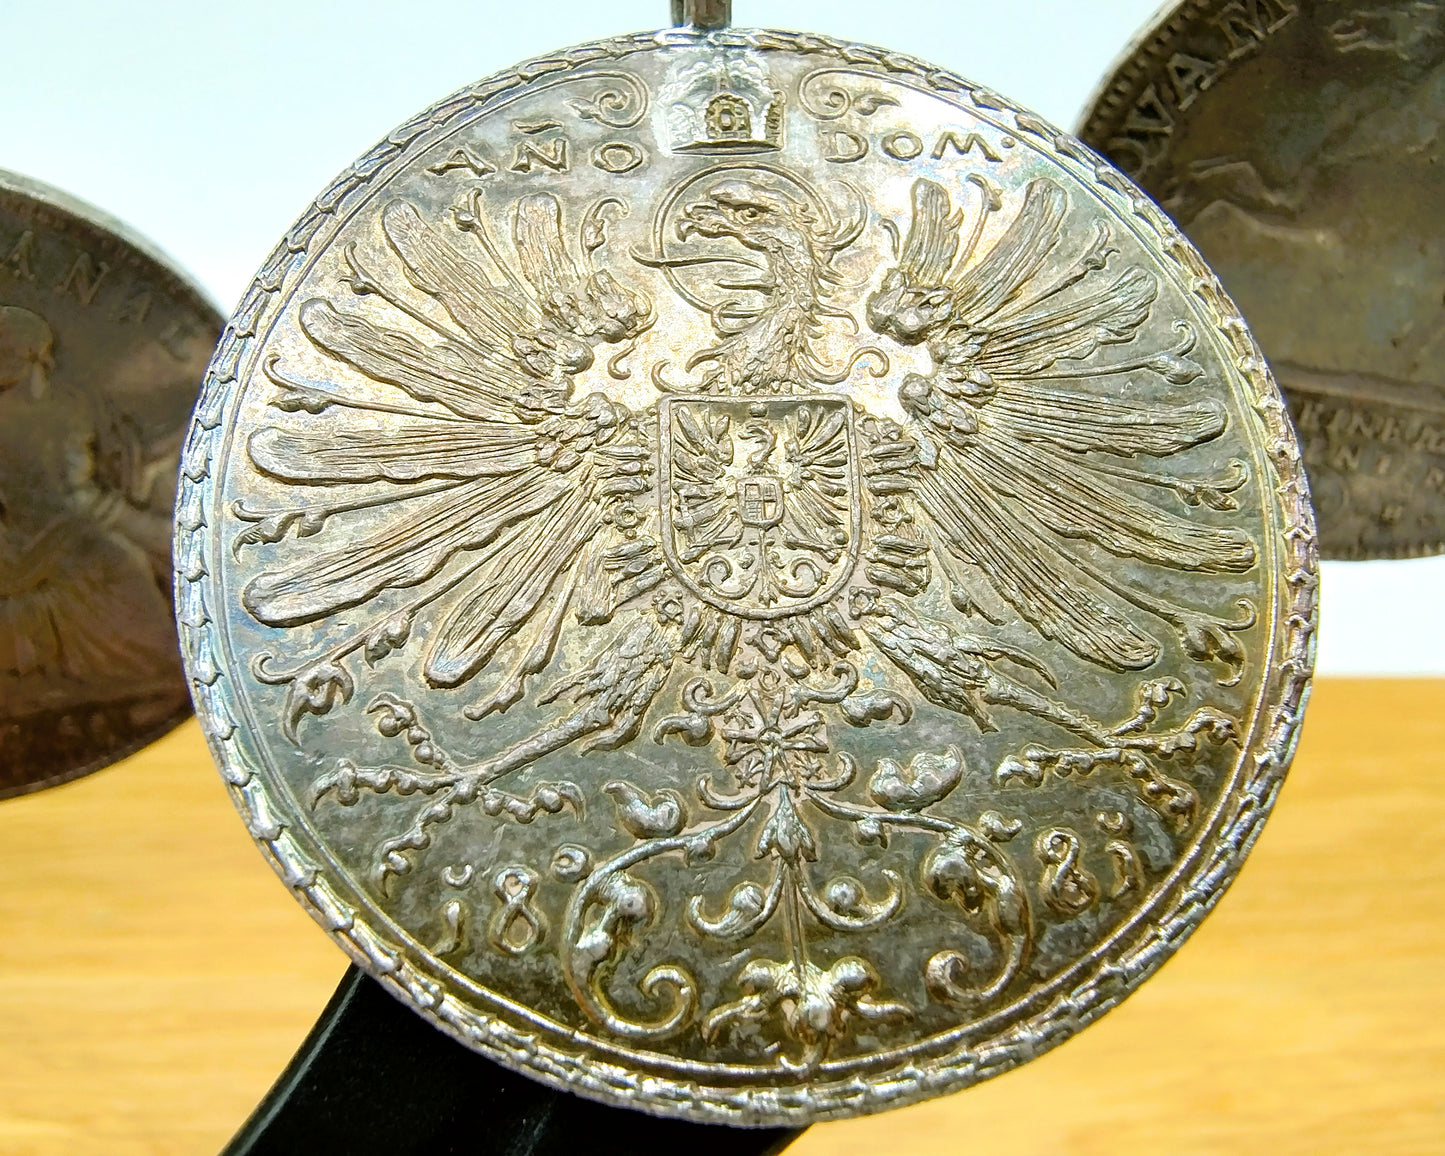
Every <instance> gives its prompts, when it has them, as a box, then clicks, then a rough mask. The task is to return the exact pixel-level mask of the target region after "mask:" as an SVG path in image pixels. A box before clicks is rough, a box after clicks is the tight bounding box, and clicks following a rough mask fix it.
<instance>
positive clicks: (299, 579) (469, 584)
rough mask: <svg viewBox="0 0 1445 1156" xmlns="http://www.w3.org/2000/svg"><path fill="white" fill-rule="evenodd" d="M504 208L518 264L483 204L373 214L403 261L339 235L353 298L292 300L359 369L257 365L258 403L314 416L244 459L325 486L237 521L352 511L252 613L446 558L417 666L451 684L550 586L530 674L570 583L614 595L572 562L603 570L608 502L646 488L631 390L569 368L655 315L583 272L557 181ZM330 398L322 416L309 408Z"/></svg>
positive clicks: (368, 589) (270, 429)
mask: <svg viewBox="0 0 1445 1156" xmlns="http://www.w3.org/2000/svg"><path fill="white" fill-rule="evenodd" d="M514 226H515V227H514V231H513V234H514V245H515V248H516V250H517V255H518V263H519V264H520V266H521V273H520V274H519V273H518V272H517V271H516V270H515V269H514V268H512V266H511V264H510V263H509V262H508V261H507V259H506V258H505V257H504V255H503V253H502V251H501V249H500V247H499V246H498V245H497V244H496V242H495V241H494V239H493V238H492V237H491V235H490V233H489V232H488V231H487V229H486V226H485V223H484V220H483V214H482V213H481V212H480V211H479V209H477V207H475V206H474V211H473V212H470V213H465V212H459V213H458V216H457V226H456V228H446V227H439V226H437V225H434V224H432V223H429V222H428V221H427V220H425V219H424V218H423V217H422V215H421V214H420V213H419V212H418V211H417V209H416V208H415V207H414V206H412V205H411V204H409V203H406V202H403V201H394V202H392V203H391V204H390V205H388V206H387V207H386V208H385V209H384V211H383V213H382V231H383V234H384V237H385V241H386V256H387V258H388V259H389V260H390V261H392V262H394V264H395V265H396V266H399V269H400V273H401V274H402V277H396V276H395V275H393V276H392V277H391V278H390V279H383V278H381V277H378V276H376V275H374V274H373V273H372V272H371V271H369V270H368V269H367V268H366V267H364V266H363V265H362V263H361V260H360V258H359V257H358V256H357V254H356V252H355V250H352V251H351V252H350V253H349V260H350V262H351V266H352V270H351V272H352V276H351V277H350V278H349V279H348V281H347V283H348V284H349V286H350V288H351V296H352V298H353V299H354V301H353V302H351V303H348V304H346V305H344V306H343V305H340V304H337V303H334V302H333V301H330V300H326V299H321V298H316V299H312V300H309V301H307V302H305V303H304V304H303V305H302V307H301V309H300V313H299V321H300V326H301V329H302V331H303V332H304V333H305V335H306V336H307V337H308V338H309V339H310V341H311V342H312V343H313V344H314V345H315V346H316V348H318V349H319V350H321V351H322V352H324V353H325V354H326V355H328V356H329V357H330V358H331V359H333V360H335V361H337V362H340V363H342V364H344V365H345V366H347V367H349V368H350V369H351V370H353V371H355V374H356V375H359V378H345V379H342V380H341V381H340V382H338V383H336V384H334V385H327V386H317V385H311V384H305V383H298V382H295V381H292V380H290V379H288V378H286V377H285V376H284V375H283V374H282V373H281V371H280V370H279V369H278V368H277V367H276V366H275V365H274V364H272V365H269V366H268V373H270V375H271V376H272V380H273V381H275V382H276V383H277V384H278V385H279V386H280V387H281V393H280V395H279V396H278V398H277V399H276V400H275V401H274V402H273V404H274V405H276V406H277V407H278V408H280V409H282V410H289V411H292V412H301V411H306V412H307V413H308V414H310V415H312V416H310V417H308V418H307V419H306V420H302V421H290V422H278V423H275V424H268V425H265V426H262V427H261V428H259V429H258V430H257V431H256V432H255V433H254V434H252V436H251V438H250V441H249V451H250V456H251V460H252V462H253V463H254V464H255V465H256V467H257V468H258V469H259V470H260V471H261V472H262V473H264V474H266V475H269V476H270V477H272V478H274V479H276V480H277V481H280V482H282V483H285V484H287V485H289V486H297V487H315V490H313V491H312V492H313V493H315V494H317V495H318V497H317V500H316V501H315V502H311V503H308V504H306V505H304V506H303V507H301V508H300V509H302V510H304V513H302V514H301V515H300V516H299V517H296V518H292V519H291V521H289V522H288V521H286V520H285V516H284V515H283V514H278V513H273V514H272V515H271V516H270V518H269V519H268V520H266V521H262V520H261V517H260V515H254V516H252V517H251V519H250V520H253V521H261V524H262V526H263V527H267V526H268V527H269V532H268V531H267V530H265V529H263V530H253V531H251V532H250V534H249V537H248V536H246V535H243V539H244V540H245V541H248V542H256V541H275V540H278V539H279V537H280V536H282V535H284V533H285V530H286V528H287V526H289V525H291V524H295V525H296V526H297V533H298V535H309V534H319V533H323V532H324V530H325V529H326V526H327V523H328V520H329V519H331V518H333V517H339V516H342V515H350V516H351V517H350V518H342V519H341V520H346V521H348V523H349V524H348V526H347V532H346V534H345V535H344V536H343V535H338V539H337V540H336V541H334V542H333V543H331V544H330V545H329V547H323V548H320V549H317V550H309V551H304V552H303V555H304V556H300V557H296V558H294V559H293V560H290V561H288V562H286V563H284V564H282V565H280V566H278V567H277V568H274V569H270V570H267V571H264V572H263V573H261V574H260V575H259V576H258V577H256V578H255V579H253V580H252V581H251V582H250V583H249V584H248V585H247V587H246V588H245V590H244V592H243V596H242V600H243V602H244V604H245V606H246V608H247V609H248V610H249V611H250V612H251V613H252V614H253V615H254V616H255V617H256V618H257V619H258V620H259V621H261V622H263V623H266V624H269V625H275V626H297V625H301V624H305V623H310V622H315V621H318V620H320V619H324V618H327V617H329V616H331V615H334V614H337V613H339V612H341V611H343V610H345V609H347V608H349V607H355V606H358V605H360V604H362V603H365V602H367V601H369V600H370V599H372V598H374V597H376V596H377V595H378V594H380V593H381V592H383V591H385V590H389V589H396V588H410V587H418V586H421V585H422V584H423V583H428V582H429V581H430V580H431V579H433V578H436V577H437V576H438V575H440V574H442V573H443V571H444V570H445V571H446V576H447V579H448V580H447V581H445V582H444V583H443V584H442V586H441V587H440V588H441V589H448V588H453V587H454V588H455V589H456V590H457V591H458V594H457V595H456V597H455V598H454V599H453V600H452V602H451V605H450V608H449V609H448V610H447V612H446V613H445V614H443V615H441V617H440V620H439V621H438V622H437V623H435V624H434V626H433V627H432V629H431V630H430V631H429V632H428V650H427V654H426V659H425V666H424V670H425V674H426V677H427V679H428V680H429V681H430V682H431V683H433V684H434V685H438V686H455V685H459V684H461V683H463V682H465V681H467V680H468V679H470V678H472V677H473V676H474V675H476V674H477V673H478V672H479V671H480V670H482V669H483V668H484V667H485V666H486V665H487V664H488V662H489V661H490V660H491V659H492V657H493V656H494V655H495V653H496V651H497V649H498V648H499V647H500V646H501V645H502V643H503V642H505V641H506V640H507V639H508V638H509V637H511V636H512V635H513V634H514V633H516V632H517V631H518V630H519V629H520V628H521V627H522V626H523V625H524V624H525V623H528V622H529V621H530V620H531V619H532V618H533V617H534V616H536V615H537V612H538V610H539V608H541V607H542V606H543V605H544V603H546V602H547V601H548V599H549V595H550V596H551V607H552V610H551V612H550V613H549V614H548V615H546V617H545V621H543V622H542V624H541V626H540V630H541V632H542V634H544V635H545V636H546V637H542V638H538V639H534V640H533V645H532V647H531V649H530V651H529V652H528V654H527V655H526V656H525V658H524V660H523V661H524V666H525V667H526V670H525V671H523V673H534V672H535V671H536V670H539V669H541V667H542V666H544V665H545V664H546V662H547V661H549V660H550V657H551V654H552V650H553V647H554V645H555V642H556V637H557V635H558V633H559V632H560V629H561V624H562V613H561V611H562V610H565V608H566V603H567V602H568V601H569V600H571V599H573V598H574V597H580V598H584V599H585V601H586V603H587V605H588V606H589V607H591V608H593V609H592V610H591V613H592V614H593V615H594V617H595V616H596V614H597V611H596V607H598V606H599V605H600V606H603V607H608V606H609V605H610V600H609V591H608V590H606V589H596V590H594V589H589V590H587V591H580V592H579V591H578V590H577V589H576V585H577V582H578V580H579V579H578V578H577V576H576V574H577V572H583V573H586V574H589V575H592V576H593V580H594V582H605V579H604V578H599V577H597V576H598V575H604V574H605V573H606V572H607V568H606V567H605V566H601V565H589V564H588V559H586V558H584V557H583V555H584V553H585V552H586V551H588V550H593V549H599V550H600V549H602V548H603V547H602V545H601V542H600V537H601V536H600V535H599V531H600V530H602V529H603V526H604V522H605V518H606V513H607V506H608V503H609V502H611V501H613V500H614V499H617V498H619V497H621V496H623V495H626V494H635V493H638V492H641V491H642V490H643V489H645V488H646V483H645V481H644V480H643V479H644V477H645V463H646V461H647V459H648V457H649V452H650V451H649V449H648V446H647V444H646V440H647V439H646V433H645V431H643V430H641V429H639V428H638V426H637V425H636V423H635V421H634V419H633V417H632V415H631V414H630V413H629V412H628V411H627V410H626V409H624V408H623V407H621V406H619V405H616V404H614V403H612V402H610V401H608V400H607V399H606V398H605V397H604V396H603V395H601V394H599V393H593V394H590V395H587V396H583V397H580V398H579V397H578V396H576V393H575V389H574V378H575V376H576V375H577V374H579V373H581V372H583V371H584V370H586V369H587V368H589V367H590V366H591V364H592V362H593V357H594V346H596V345H597V344H601V343H604V342H614V341H626V340H629V339H631V338H632V337H635V336H636V335H637V334H638V333H639V332H641V330H642V329H643V328H645V326H646V325H647V324H650V318H651V308H650V303H649V302H648V301H647V299H646V298H645V297H644V296H643V295H642V294H640V293H638V292H634V291H630V290H627V289H625V288H623V287H621V286H619V285H617V283H616V282H615V281H613V280H612V278H611V277H610V275H608V274H605V273H598V272H595V271H594V272H593V273H592V274H591V275H590V276H586V277H584V276H583V275H582V274H580V273H579V272H578V268H577V265H576V263H575V262H574V261H573V260H572V258H571V256H570V255H569V254H568V252H567V249H566V246H565V244H564V242H563V238H562V221H561V210H560V207H559V205H558V203H557V201H556V199H555V198H554V197H552V196H551V195H550V194H543V195H539V196H531V197H526V198H523V199H522V200H521V201H519V202H518V204H517V205H516V208H515V216H514ZM464 232H470V233H472V234H473V240H474V243H468V238H467V237H465V236H464V235H463V233H464ZM464 245H465V247H464ZM363 302H364V304H363ZM599 317H600V318H604V319H605V323H603V322H601V321H599V320H598V318H599ZM327 411H335V413H334V414H328V418H329V420H328V418H322V417H319V416H318V415H322V414H323V413H327ZM363 511H364V512H365V513H364V515H362V517H364V521H362V520H361V518H360V517H358V515H361V514H362V512H363ZM238 512H239V511H238ZM291 513H292V514H296V513H297V511H296V510H292V511H291ZM242 516H247V515H246V514H244V513H243V514H242ZM278 519H280V520H278ZM352 519H355V520H352ZM358 523H360V524H358ZM278 531H279V532H278ZM459 555H465V561H464V562H463V563H462V564H461V565H460V566H457V567H454V568H453V569H452V570H447V567H448V565H449V564H450V563H452V562H453V560H454V559H457V558H458V556H459Z"/></svg>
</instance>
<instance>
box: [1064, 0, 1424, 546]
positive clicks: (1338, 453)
mask: <svg viewBox="0 0 1445 1156" xmlns="http://www.w3.org/2000/svg"><path fill="white" fill-rule="evenodd" d="M1442 94H1445V7H1442V6H1441V5H1439V4H1422V3H1413V2H1411V0H1248V3H1240V2H1236V0H1228V2H1226V0H1187V2H1186V3H1182V4H1179V5H1177V6H1176V7H1174V8H1172V9H1170V10H1169V11H1167V12H1165V13H1164V14H1162V15H1161V16H1160V17H1159V18H1158V19H1157V20H1156V21H1155V23H1154V25H1153V26H1152V27H1151V28H1150V29H1148V30H1147V32H1146V33H1145V34H1144V35H1142V36H1141V37H1140V39H1139V40H1138V41H1137V43H1136V46H1135V47H1134V48H1133V50H1132V51H1130V52H1129V53H1128V54H1127V55H1126V56H1125V58H1124V59H1123V61H1121V63H1120V64H1119V65H1118V66H1117V67H1116V68H1115V70H1114V71H1113V73H1112V74H1111V75H1110V76H1109V77H1108V79H1107V80H1105V82H1104V84H1103V86H1102V87H1101V88H1100V90H1099V93H1098V96H1097V97H1096V98H1095V100H1094V102H1093V105H1092V107H1091V109H1090V110H1089V111H1088V113H1087V114H1086V115H1085V118H1084V124H1083V127H1082V129H1081V130H1080V135H1081V136H1082V137H1083V138H1084V140H1085V141H1086V142H1087V143H1088V144H1090V145H1092V146H1093V147H1095V148H1097V149H1098V150H1099V151H1100V152H1103V153H1104V154H1105V155H1106V156H1108V157H1110V158H1112V159H1113V160H1114V162H1115V163H1116V164H1118V165H1119V166H1120V167H1121V168H1122V169H1123V170H1124V171H1125V172H1126V173H1128V174H1129V175H1130V176H1131V177H1133V178H1134V179H1135V180H1137V181H1138V182H1139V183H1140V184H1141V185H1143V187H1144V188H1145V189H1147V190H1148V191H1149V192H1150V193H1151V194H1152V195H1153V196H1154V197H1155V198H1157V199H1158V200H1159V202H1160V204H1162V205H1163V206H1164V208H1165V209H1167V210H1168V211H1169V213H1170V214H1171V215H1172V216H1173V217H1174V219H1175V220H1177V221H1178V222H1179V223H1180V225H1182V226H1183V227H1184V229H1185V230H1186V231H1187V232H1188V234H1189V236H1190V237H1191V238H1192V239H1193V241H1194V242H1195V243H1196V244H1197V245H1198V246H1199V247H1200V249H1201V250H1203V252H1204V256H1205V258H1206V259H1207V260H1208V261H1209V263H1210V264H1211V266H1212V267H1213V268H1214V269H1215V270H1217V271H1218V273H1219V275H1220V277H1221V278H1222V279H1223V281H1224V285H1225V288H1226V289H1227V290H1228V291H1229V292H1230V293H1231V294H1233V295H1234V296H1235V298H1236V299H1237V300H1238V301H1239V304H1240V306H1241V308H1242V309H1243V310H1244V315H1245V317H1246V318H1248V320H1249V323H1250V325H1251V327H1252V328H1253V329H1254V331H1255V333H1256V334H1257V335H1258V337H1259V340H1260V343H1261V345H1262V346H1263V347H1264V351H1265V353H1266V354H1267V355H1268V357H1269V360H1270V364H1271V366H1272V367H1273V369H1274V372H1275V374H1276V375H1277V376H1278V378H1279V382H1280V384H1281V385H1282V386H1283V387H1284V391H1285V394H1286V396H1287V397H1288V398H1289V402H1290V409H1291V413H1292V415H1293V417H1294V421H1295V423H1296V425H1297V426H1298V428H1299V433H1300V437H1301V440H1302V442H1303V444H1304V452H1305V465H1306V467H1307V469H1308V470H1309V475H1310V480H1311V483H1312V489H1313V494H1314V501H1315V504H1316V506H1317V508H1318V511H1319V518H1320V544H1321V548H1322V549H1323V551H1324V554H1325V556H1326V557H1335V558H1371V557H1396V556H1405V555H1414V554H1429V553H1439V552H1440V551H1442V550H1445V297H1442V292H1445V226H1442V220H1445V135H1442V131H1441V125H1442V124H1445V95H1442Z"/></svg>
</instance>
